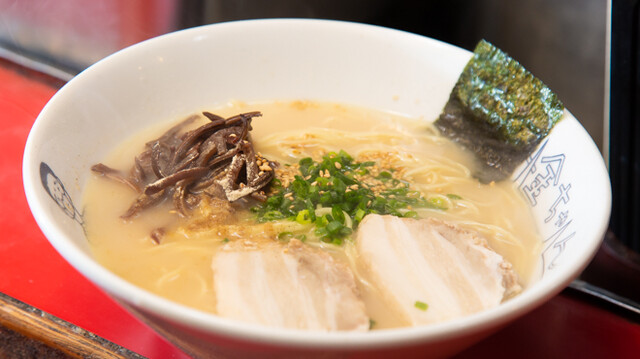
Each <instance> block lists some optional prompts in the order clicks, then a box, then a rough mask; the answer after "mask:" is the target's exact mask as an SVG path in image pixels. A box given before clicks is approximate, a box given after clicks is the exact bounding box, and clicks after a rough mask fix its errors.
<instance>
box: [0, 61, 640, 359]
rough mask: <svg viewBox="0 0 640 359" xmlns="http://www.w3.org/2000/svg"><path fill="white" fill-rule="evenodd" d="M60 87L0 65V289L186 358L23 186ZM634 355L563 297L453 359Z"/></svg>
mask: <svg viewBox="0 0 640 359" xmlns="http://www.w3.org/2000/svg"><path fill="white" fill-rule="evenodd" d="M56 91H57V88H56V87H54V86H50V85H48V84H47V83H45V82H43V81H41V80H40V79H38V78H34V77H33V76H31V75H28V74H27V73H25V72H22V71H20V70H19V69H16V68H14V67H12V66H7V64H6V63H4V64H3V63H2V62H0V116H1V118H2V128H1V129H0V146H1V151H0V188H1V189H2V190H1V191H0V203H1V206H0V233H1V234H0V292H4V293H6V294H7V295H10V296H12V297H14V298H16V299H18V300H21V301H23V302H26V303H28V304H30V305H32V306H34V307H37V308H39V309H41V310H44V311H46V312H48V313H50V314H52V315H55V316H57V317H59V318H61V319H64V320H66V321H68V322H71V323H73V324H75V325H77V326H79V327H82V328H84V329H86V330H89V331H91V332H93V333H95V334H97V335H99V336H101V337H103V338H105V339H107V340H110V341H112V342H114V343H116V344H119V345H121V346H123V347H125V348H128V349H130V350H132V351H134V352H136V353H139V354H141V355H143V356H146V357H149V358H186V357H187V356H186V355H185V354H183V353H182V352H180V351H179V350H178V349H177V348H175V347H174V346H173V345H171V344H170V343H168V342H167V341H166V340H165V339H163V338H162V337H160V336H159V335H158V334H156V333H155V332H153V331H152V330H151V329H150V328H149V327H147V326H146V325H145V324H143V323H142V322H140V321H139V320H138V319H136V318H134V317H133V316H132V315H130V314H129V313H128V312H126V311H125V310H124V309H123V308H122V307H120V306H119V305H118V304H117V303H116V302H115V301H113V300H112V299H110V298H109V297H108V296H107V295H105V294H104V293H103V292H102V291H101V290H100V289H98V288H97V287H96V286H94V285H93V284H91V283H90V282H89V281H88V280H87V279H85V278H84V277H83V276H82V275H81V274H79V273H78V272H77V271H76V270H75V269H73V268H72V267H71V266H70V265H69V264H67V263H66V262H65V260H64V259H63V258H62V257H61V256H60V255H59V254H58V253H57V252H56V251H55V250H54V249H53V247H52V246H51V245H50V244H49V242H48V241H47V239H46V238H45V237H44V236H43V234H42V232H41V231H40V229H39V228H38V227H37V225H36V223H35V220H34V219H33V217H32V215H31V213H30V211H29V208H28V205H27V202H26V199H25V195H24V190H23V187H22V173H21V168H22V167H21V165H22V155H23V151H24V144H25V142H26V139H27V135H28V133H29V130H30V128H31V126H32V124H33V122H34V120H35V119H36V117H37V116H38V113H39V112H40V111H41V109H42V108H43V107H44V105H45V104H46V102H47V101H48V100H49V99H50V98H51V96H53V94H54V93H55V92H56ZM485 357H486V358H489V357H492V358H505V357H514V358H638V357H640V325H638V324H635V323H632V322H630V321H628V320H626V319H624V318H623V317H620V316H617V315H615V314H613V313H611V312H609V311H607V310H605V309H602V308H600V307H598V306H595V305H592V304H589V303H587V302H584V301H582V300H580V299H577V298H575V297H573V296H571V295H567V294H560V295H558V296H556V297H554V298H553V299H552V300H550V301H549V302H547V303H546V304H544V305H543V306H541V307H540V308H538V309H536V310H534V311H533V312H531V313H530V314H528V315H526V316H524V317H522V318H521V319H519V320H517V321H516V322H514V323H513V324H511V325H509V326H507V327H506V328H504V329H502V330H501V331H499V332H498V333H496V334H494V335H493V336H491V337H489V338H488V339H486V340H484V341H483V342H481V343H479V344H477V345H475V346H473V347H471V348H469V349H467V350H466V351H464V352H463V353H462V354H460V355H458V356H457V357H456V358H459V359H464V358H485Z"/></svg>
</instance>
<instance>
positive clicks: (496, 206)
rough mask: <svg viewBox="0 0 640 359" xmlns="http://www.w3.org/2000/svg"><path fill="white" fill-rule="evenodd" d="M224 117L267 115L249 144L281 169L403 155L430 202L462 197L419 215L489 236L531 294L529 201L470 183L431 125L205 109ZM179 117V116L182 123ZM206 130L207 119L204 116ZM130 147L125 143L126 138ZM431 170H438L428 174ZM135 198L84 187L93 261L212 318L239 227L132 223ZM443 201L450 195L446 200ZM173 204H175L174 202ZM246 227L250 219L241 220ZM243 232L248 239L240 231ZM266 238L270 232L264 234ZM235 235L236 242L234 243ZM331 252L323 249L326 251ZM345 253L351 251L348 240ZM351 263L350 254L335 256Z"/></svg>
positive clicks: (167, 210)
mask: <svg viewBox="0 0 640 359" xmlns="http://www.w3.org/2000/svg"><path fill="white" fill-rule="evenodd" d="M202 110H206V111H209V112H212V113H216V114H218V115H221V116H223V117H228V116H232V115H235V114H238V113H241V112H248V111H261V112H262V114H263V116H262V117H257V118H254V119H253V122H252V126H253V130H252V132H251V138H252V141H253V143H254V147H255V150H256V151H258V152H261V153H262V155H264V156H265V157H267V158H269V159H271V160H275V161H278V162H280V163H281V164H284V163H296V162H297V161H298V160H299V159H300V158H303V157H307V156H317V154H318V153H320V152H321V151H322V150H324V151H339V150H341V149H343V150H345V151H346V152H348V153H349V154H351V155H352V156H353V157H354V158H356V160H358V156H359V155H360V154H362V153H369V152H371V151H383V152H385V151H386V152H389V153H392V154H393V155H394V156H397V157H398V158H399V161H398V163H397V164H394V166H397V167H405V168H406V169H407V171H406V173H407V174H408V176H409V179H410V180H411V182H412V187H413V188H415V189H417V190H419V191H421V192H422V193H423V194H424V195H427V196H429V195H439V196H442V197H445V196H444V195H445V194H456V195H458V196H460V197H461V198H462V199H460V200H456V201H451V203H449V209H448V210H446V211H441V210H436V209H420V210H418V213H419V215H420V217H427V216H432V217H437V218H441V219H444V220H447V221H450V222H452V223H455V224H458V225H460V226H462V227H464V228H468V229H471V230H475V231H478V232H480V233H481V234H483V235H484V236H486V237H487V239H488V241H489V244H490V245H491V246H492V248H493V249H494V250H496V251H497V252H498V253H500V254H501V255H503V256H504V257H505V258H506V259H507V260H508V261H510V262H511V263H512V264H513V266H514V269H515V270H516V271H517V273H518V274H519V276H520V278H521V283H522V284H523V285H524V286H525V287H526V285H527V284H528V283H530V282H531V281H532V280H534V278H535V277H536V274H535V273H534V272H535V267H536V265H535V264H536V258H537V257H538V254H539V252H540V245H541V242H540V239H539V237H538V232H537V229H536V227H535V223H534V220H533V216H532V214H531V211H530V209H529V208H528V207H527V205H526V203H525V201H524V199H523V198H522V196H521V195H520V194H519V193H518V192H517V190H516V189H515V187H514V186H513V184H512V183H511V182H509V181H504V182H502V183H495V184H486V185H485V184H480V183H479V182H478V181H477V180H475V179H474V178H473V177H471V175H470V172H469V170H468V168H471V167H472V165H471V163H472V162H471V160H470V156H469V154H468V153H465V152H464V151H462V150H461V149H460V148H458V146H457V145H455V144H453V143H451V142H449V141H448V140H445V139H443V138H441V137H439V136H438V135H437V134H436V131H434V130H433V128H432V127H431V126H430V125H429V124H427V123H426V121H424V119H409V118H405V117H402V116H398V115H395V114H390V113H385V112H378V111H374V110H369V109H363V108H358V107H352V106H345V105H338V104H332V103H317V102H304V101H297V102H269V103H256V104H244V103H232V104H229V105H227V106H225V107H222V108H218V109H202ZM177 120H180V119H176V120H174V123H175V121H177ZM202 121H203V122H202V123H204V121H205V119H204V117H203V119H202ZM170 125H171V124H168V123H167V124H166V126H162V127H157V128H153V129H150V130H148V131H146V132H144V133H140V134H137V135H136V136H134V137H133V138H131V139H126V141H125V143H123V144H122V145H121V146H119V147H118V148H117V149H115V150H114V152H113V153H112V154H111V155H110V156H109V157H108V158H106V159H105V160H104V161H102V162H103V163H104V164H106V165H108V166H110V167H113V168H117V169H121V170H123V171H128V170H129V169H130V168H131V166H132V165H133V158H134V156H135V155H137V154H138V153H140V152H141V151H142V150H143V147H144V143H145V142H146V141H149V140H151V139H153V138H157V137H158V136H159V135H160V134H162V133H163V132H164V131H165V130H166V129H167V128H168V127H169V126H170ZM123 140H125V139H123ZM429 168H431V169H433V168H436V170H429ZM135 198H136V193H134V192H133V191H132V190H131V189H130V188H128V187H127V186H124V185H122V184H120V183H116V182H114V181H109V180H107V179H104V178H101V177H99V176H96V175H93V176H92V178H91V179H90V180H89V181H88V183H87V187H86V190H85V197H84V208H85V223H86V231H87V236H88V240H89V243H90V245H91V248H92V250H93V253H94V255H95V256H96V258H97V259H98V261H99V262H100V263H102V264H103V265H104V266H105V267H107V268H108V269H110V270H111V271H113V272H114V273H116V274H117V275H119V276H121V277H122V278H125V279H126V280H128V281H130V282H132V283H134V284H136V285H138V286H140V287H142V288H145V289H147V290H149V291H151V292H154V293H157V294H159V295H161V296H163V297H166V298H169V299H171V300H174V301H176V302H179V303H183V304H185V305H188V306H192V307H195V308H198V309H202V310H204V311H209V312H214V308H215V293H213V283H212V281H213V280H212V278H213V274H212V269H211V260H212V256H213V253H214V252H215V251H216V250H217V249H218V248H219V247H220V246H221V244H222V243H223V240H224V239H225V238H231V239H234V238H235V237H238V236H240V235H246V234H237V233H235V234H234V233H233V228H238V227H229V228H230V229H229V230H228V231H226V232H224V233H223V231H205V232H204V233H193V232H192V231H188V230H185V229H184V227H180V225H181V222H180V221H183V219H181V218H180V217H179V216H178V215H177V214H175V213H173V211H172V207H170V206H169V205H166V206H159V207H152V208H150V209H147V210H145V211H143V212H141V214H140V215H139V216H137V217H135V218H134V219H133V220H131V221H124V220H122V219H121V218H120V216H121V215H122V214H123V213H125V212H126V210H127V208H128V207H129V206H130V205H131V203H132V202H133V201H134V199H135ZM445 198H446V197H445ZM169 202H170V201H169ZM235 221H237V223H241V224H243V225H244V227H247V225H250V224H251V223H252V221H253V219H252V217H251V215H249V214H246V215H245V216H239V218H237V219H235ZM158 227H164V228H168V229H169V230H168V231H169V232H170V235H168V236H167V237H166V238H165V239H163V241H162V243H161V244H155V243H154V242H153V241H152V240H151V238H150V232H151V231H152V230H153V229H156V228H158ZM243 233H244V232H243ZM267 235H272V234H270V233H267ZM234 236H235V237H234ZM326 247H330V246H324V248H326ZM344 248H346V249H347V251H349V250H351V249H353V247H352V244H351V243H350V241H348V240H347V241H346V244H345V245H344ZM329 251H330V253H332V254H333V255H334V256H335V257H336V258H338V259H339V260H345V261H346V258H347V257H348V256H349V255H345V254H344V253H342V252H344V249H342V248H336V249H330V250H329ZM351 265H352V268H353V269H354V270H355V272H356V275H357V276H362V278H360V277H359V278H358V279H361V282H360V285H359V287H360V288H359V289H360V290H361V294H362V295H363V298H364V299H365V302H366V303H367V309H368V311H369V316H370V317H371V318H372V319H374V320H375V321H376V328H384V327H393V326H399V325H403V323H398V322H397V321H396V320H394V318H391V317H390V316H389V315H387V314H386V312H387V311H385V310H384V306H383V305H382V304H381V303H380V302H379V301H378V300H377V299H376V294H375V291H374V290H371V289H370V288H369V287H368V286H367V285H365V284H364V283H366V280H367V278H366V273H364V272H363V271H362V270H361V269H360V268H358V267H357V265H356V267H354V265H353V264H351Z"/></svg>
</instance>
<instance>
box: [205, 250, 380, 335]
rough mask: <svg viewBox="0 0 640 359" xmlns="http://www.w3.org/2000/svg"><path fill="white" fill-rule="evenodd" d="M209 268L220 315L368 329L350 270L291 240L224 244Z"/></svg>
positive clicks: (262, 321) (253, 320) (304, 325)
mask: <svg viewBox="0 0 640 359" xmlns="http://www.w3.org/2000/svg"><path fill="white" fill-rule="evenodd" d="M212 267H213V273H214V288H215V292H216V296H217V303H216V310H217V313H218V315H220V316H222V317H225V318H233V319H237V320H242V321H246V322H251V323H257V324H262V325H266V326H272V327H281V328H292V329H309V330H321V331H366V330H368V329H369V317H368V315H367V313H366V312H365V305H364V302H363V301H362V299H361V298H360V296H359V293H358V290H357V287H356V282H355V279H354V276H353V274H352V272H351V270H350V269H349V268H348V267H347V266H346V265H343V264H341V263H338V262H336V261H335V260H334V259H333V257H331V256H330V255H329V254H327V253H325V252H323V251H322V250H320V249H316V248H311V247H309V246H308V245H305V244H304V243H302V242H300V241H299V240H297V239H292V240H291V241H290V242H289V243H288V244H283V243H280V242H275V241H274V242H270V243H260V244H258V245H255V244H254V245H247V244H246V243H242V241H236V242H231V243H227V244H226V245H225V246H224V247H223V248H222V249H221V250H220V251H218V253H217V254H216V255H215V256H214V258H213V263H212Z"/></svg>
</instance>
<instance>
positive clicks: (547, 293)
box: [22, 19, 611, 349]
mask: <svg viewBox="0 0 640 359" xmlns="http://www.w3.org/2000/svg"><path fill="white" fill-rule="evenodd" d="M282 24H295V25H297V26H313V27H318V26H320V27H325V26H329V27H341V28H342V29H345V30H348V31H367V32H385V33H395V34H397V36H412V37H418V38H422V39H428V40H429V41H434V42H437V43H440V44H441V46H446V47H452V48H455V49H458V50H460V51H463V52H466V53H469V52H468V51H466V50H463V49H461V48H458V47H456V46H454V45H450V44H447V43H444V42H442V41H439V40H435V39H431V38H428V37H425V36H421V35H417V34H413V33H409V32H405V31H401V30H395V29H389V28H385V27H381V26H376V25H368V24H362V23H356V22H347V21H338V20H319V19H257V20H240V21H230V22H223V23H216V24H211V25H204V26H199V27H195V28H189V29H184V30H179V31H176V32H172V33H168V34H165V35H161V36H158V37H155V38H152V39H149V40H145V41H143V42H140V43H137V44H134V45H132V46H129V47H127V48H124V49H122V50H119V51H117V52H115V53H113V54H111V55H109V56H107V57H105V58H104V59H102V60H100V61H98V62H96V63H95V64H94V65H92V66H90V67H89V68H87V69H85V70H84V71H82V72H81V73H80V74H78V75H77V76H76V77H74V78H73V79H72V80H71V81H69V82H68V83H67V84H66V85H65V86H63V87H62V88H61V89H60V90H59V91H58V92H57V93H56V94H54V96H53V97H52V98H51V99H50V100H49V102H48V103H47V104H46V105H45V107H44V108H43V110H42V111H41V113H40V114H39V115H38V117H37V119H36V121H35V123H34V125H33V127H32V129H31V131H30V133H29V136H28V138H27V142H26V145H25V151H24V157H23V164H22V166H23V168H22V171H23V186H24V190H25V194H26V197H27V202H28V204H29V207H30V209H31V212H32V214H33V216H34V218H35V220H36V222H37V224H38V226H39V227H40V228H41V230H42V232H43V233H44V235H45V236H46V238H47V239H48V240H49V242H50V243H51V244H52V245H53V247H54V248H55V249H56V250H57V251H58V252H59V253H60V254H61V255H62V256H63V257H64V258H65V260H66V261H67V262H69V263H70V264H71V265H72V266H73V267H74V268H75V269H76V270H77V271H79V272H80V273H81V274H82V275H83V276H85V277H86V278H88V279H89V280H90V281H91V282H93V283H94V284H96V285H98V287H100V288H101V289H103V290H105V291H106V292H107V293H108V294H109V295H110V296H114V297H116V298H118V299H120V300H122V301H124V302H126V303H130V304H132V305H133V306H135V307H137V308H140V309H142V310H144V311H147V312H149V313H152V314H153V315H155V316H158V317H162V318H166V319H168V320H171V321H173V322H175V323H179V324H181V325H186V326H188V327H192V328H197V329H199V330H202V331H204V332H207V333H209V334H214V335H219V336H225V337H232V338H239V339H243V340H250V341H253V342H257V343H263V344H268V345H274V344H278V345H284V346H289V347H306V348H310V347H311V348H312V347H316V348H324V349H328V348H337V349H347V348H349V349H365V348H366V349H375V348H381V347H388V346H392V345H393V346H396V345H410V344H416V343H420V344H425V343H429V342H434V341H438V340H440V339H443V338H451V337H453V336H455V337H458V336H463V335H466V334H472V333H474V332H478V331H480V330H483V329H487V328H495V327H497V326H500V325H502V324H505V323H507V322H509V321H511V320H513V319H515V318H516V317H518V316H520V315H522V314H524V313H526V312H529V311H531V310H533V309H534V308H536V307H537V306H539V305H541V304H543V303H544V302H545V301H546V300H548V299H550V298H551V297H553V296H554V295H556V294H557V293H559V292H560V291H561V290H562V289H563V288H564V287H565V286H567V285H568V284H569V282H570V281H571V280H572V279H573V278H575V277H576V276H577V275H578V274H579V273H580V272H581V271H582V270H583V269H584V268H585V267H586V266H587V264H588V263H589V262H590V260H591V259H592V258H593V256H594V255H595V252H596V250H597V248H598V247H599V245H600V242H601V239H602V238H603V237H604V234H605V231H606V228H607V224H608V221H607V220H605V219H603V221H602V223H601V224H600V225H599V227H598V229H599V231H598V233H597V236H598V237H599V238H600V240H595V239H594V240H592V241H591V242H590V246H589V248H588V249H587V252H588V253H589V257H588V258H585V259H584V261H582V262H581V263H579V265H577V266H575V267H571V268H566V269H565V270H564V271H565V272H566V273H563V275H560V276H558V277H557V278H552V279H551V280H548V281H546V282H544V283H543V282H538V283H535V284H533V285H532V286H531V288H527V289H526V290H525V291H524V292H523V293H521V294H520V295H518V296H517V297H515V298H512V299H510V300H509V301H507V302H505V303H502V304H501V305H499V306H497V307H495V308H492V309H488V310H485V311H482V312H479V313H476V314H472V315H469V316H465V317H463V318H459V319H455V320H451V321H447V322H443V323H437V324H431V325H425V326H416V327H405V328H394V329H379V330H375V331H371V332H364V333H358V332H323V331H301V330H294V329H282V328H271V327H265V326H260V325H255V324H251V323H244V322H238V321H235V320H230V319H225V318H221V317H218V316H216V315H214V314H211V313H206V312H204V311H200V310H197V309H193V308H189V307H187V306H185V305H182V304H178V303H175V302H172V301H170V300H168V299H164V298H162V297H160V296H158V295H156V294H154V293H151V292H149V291H146V290H144V289H142V288H139V287H137V286H135V285H133V284H131V283H129V282H128V281H126V280H124V279H122V278H120V277H118V276H117V275H116V274H114V273H112V272H110V271H109V270H108V269H107V268H105V267H103V266H102V265H100V264H98V263H97V262H96V261H95V260H94V259H93V258H92V257H91V256H90V254H89V253H85V252H84V251H82V250H81V249H80V248H78V247H77V246H75V245H74V244H73V243H71V241H70V240H68V239H67V238H65V235H64V233H63V231H62V229H61V227H60V226H59V225H58V224H57V223H55V221H53V219H52V218H50V217H48V216H47V215H46V214H45V213H46V210H45V207H44V205H43V203H41V202H40V201H39V200H38V197H37V196H36V190H37V186H35V185H34V184H35V183H38V181H39V175H38V174H37V173H35V172H34V171H33V168H34V167H33V165H32V163H33V161H35V160H36V158H35V153H36V148H37V143H35V141H36V137H38V134H39V133H40V132H42V130H41V127H42V123H43V122H45V121H47V118H48V113H49V112H50V111H51V109H52V108H53V107H55V106H56V103H57V101H58V98H60V97H62V96H65V94H66V93H67V92H69V91H72V90H73V88H74V87H75V84H76V83H77V82H78V81H79V80H78V79H83V78H85V77H87V76H91V74H93V73H94V72H97V71H100V67H101V66H102V64H104V63H106V62H109V61H111V60H112V59H118V58H120V57H126V56H129V54H130V53H131V52H132V51H134V50H136V49H140V48H144V47H147V46H149V45H150V44H151V45H156V44H160V43H161V42H162V41H164V39H167V38H173V37H187V36H189V37H192V36H195V35H196V34H199V33H209V32H210V31H216V30H217V29H222V28H225V29H231V28H234V27H236V28H238V29H242V28H243V27H246V26H272V25H282ZM570 118H572V120H574V121H576V122H577V120H575V118H574V117H573V116H572V115H571V116H570ZM580 128H582V127H581V126H580ZM583 130H584V129H583ZM585 135H586V136H588V134H586V131H585ZM592 145H593V147H594V149H595V151H597V152H598V153H599V150H598V149H597V147H596V146H595V144H593V143H592ZM603 170H604V172H605V173H604V174H601V175H606V178H607V180H608V174H607V173H606V168H605V167H604V165H603ZM605 192H606V193H604V196H605V199H606V200H607V201H608V203H606V204H605V205H603V206H602V208H601V210H602V213H603V215H604V216H603V217H604V218H607V219H608V218H609V214H610V211H611V193H610V184H609V191H605ZM607 195H608V198H606V197H607ZM605 216H606V217H605Z"/></svg>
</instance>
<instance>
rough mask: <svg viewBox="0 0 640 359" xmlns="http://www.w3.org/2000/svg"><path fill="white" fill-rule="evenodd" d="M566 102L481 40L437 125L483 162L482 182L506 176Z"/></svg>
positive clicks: (544, 133) (542, 135) (559, 114)
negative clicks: (563, 102) (561, 100)
mask: <svg viewBox="0 0 640 359" xmlns="http://www.w3.org/2000/svg"><path fill="white" fill-rule="evenodd" d="M563 112H564V105H563V104H562V102H560V100H558V97H557V96H556V94H555V93H553V92H552V91H551V90H550V89H549V88H548V87H547V86H545V85H544V84H543V83H542V81H540V80H539V79H537V78H536V77H534V76H533V75H532V74H531V73H530V72H529V71H527V70H526V69H525V68H524V67H523V66H522V65H521V64H520V63H518V62H517V61H516V60H514V59H512V58H511V57H509V56H508V55H507V54H505V53H504V52H502V51H501V50H500V49H498V48H497V47H495V46H493V45H492V44H490V43H489V42H487V41H485V40H482V41H480V42H479V43H478V45H477V46H476V48H475V50H474V54H473V57H472V58H471V60H469V62H468V63H467V65H466V66H465V68H464V70H463V72H462V73H461V74H460V77H459V78H458V81H457V83H456V85H455V86H454V88H453V90H452V91H451V95H450V97H449V101H448V102H447V104H446V105H445V107H444V110H443V112H442V114H441V115H440V117H439V118H438V119H437V120H436V122H435V125H436V127H437V128H438V129H439V130H440V132H441V133H442V134H443V135H445V136H446V137H449V138H450V139H452V140H453V141H455V142H457V143H459V144H461V145H462V146H464V147H466V148H467V149H469V150H470V151H472V152H473V153H475V155H476V157H477V158H478V159H479V162H481V165H480V166H479V169H478V170H477V171H476V172H475V173H474V175H475V176H476V177H477V178H478V179H479V180H480V181H481V182H485V183H486V182H490V181H500V180H502V179H505V178H508V177H509V176H510V175H511V173H512V172H513V171H514V170H515V168H516V167H517V166H518V165H519V164H520V163H521V162H522V161H523V160H525V159H526V158H527V157H528V156H529V154H530V153H531V152H532V151H533V150H534V149H535V147H536V146H537V145H538V144H539V143H540V141H542V139H543V138H545V137H546V136H547V135H548V134H549V132H550V131H551V129H552V128H553V126H554V125H555V124H556V123H557V122H558V121H559V120H560V118H561V117H562V115H563Z"/></svg>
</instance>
